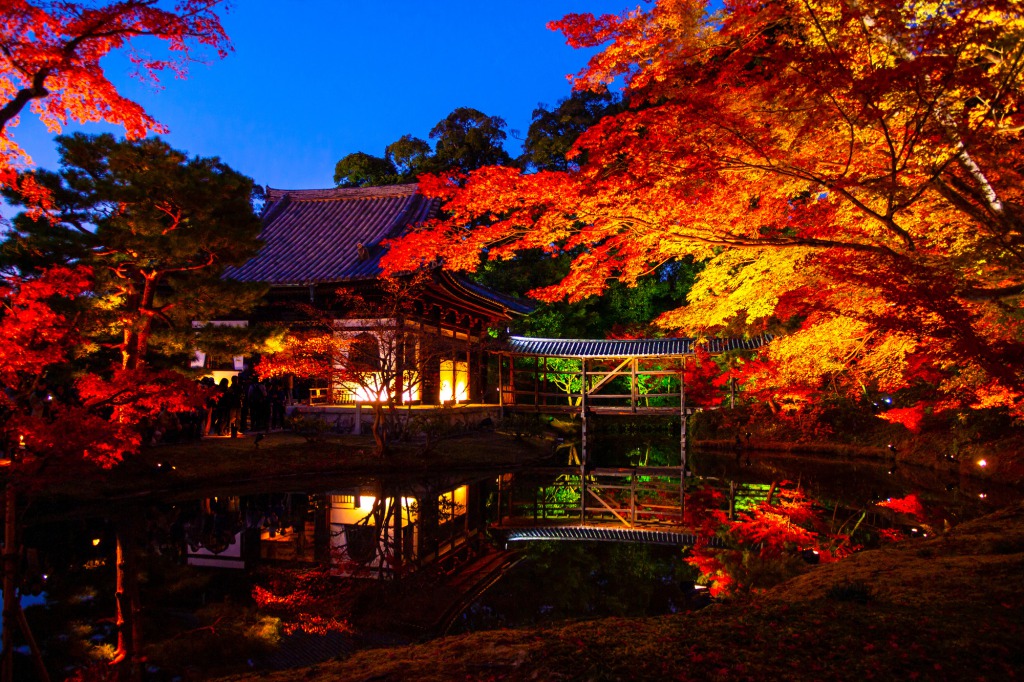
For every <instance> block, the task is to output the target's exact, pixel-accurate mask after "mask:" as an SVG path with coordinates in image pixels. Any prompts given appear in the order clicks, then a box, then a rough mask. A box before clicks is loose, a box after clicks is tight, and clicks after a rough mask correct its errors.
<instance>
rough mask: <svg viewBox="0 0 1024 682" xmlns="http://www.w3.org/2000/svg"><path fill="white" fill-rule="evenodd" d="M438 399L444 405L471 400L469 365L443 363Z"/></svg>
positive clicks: (445, 361) (450, 361)
mask: <svg viewBox="0 0 1024 682" xmlns="http://www.w3.org/2000/svg"><path fill="white" fill-rule="evenodd" d="M438 397H439V398H440V400H441V402H442V403H446V402H449V401H455V402H466V401H467V400H469V363H467V362H456V361H454V360H442V361H441V391H440V395H439V396H438Z"/></svg>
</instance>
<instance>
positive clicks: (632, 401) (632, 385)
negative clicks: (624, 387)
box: [629, 358, 640, 413]
mask: <svg viewBox="0 0 1024 682" xmlns="http://www.w3.org/2000/svg"><path fill="white" fill-rule="evenodd" d="M637 362H638V361H637V359H636V358H633V361H632V362H630V363H629V368H630V377H629V405H630V408H631V409H632V411H633V412H634V413H635V412H636V404H637V403H638V402H639V400H640V399H639V386H637V384H636V370H637Z"/></svg>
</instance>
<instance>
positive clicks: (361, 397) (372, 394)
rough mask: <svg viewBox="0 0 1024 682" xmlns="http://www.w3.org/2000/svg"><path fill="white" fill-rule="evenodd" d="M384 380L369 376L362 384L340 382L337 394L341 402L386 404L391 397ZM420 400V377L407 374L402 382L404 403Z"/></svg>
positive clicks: (379, 376) (378, 376)
mask: <svg viewBox="0 0 1024 682" xmlns="http://www.w3.org/2000/svg"><path fill="white" fill-rule="evenodd" d="M383 383H384V378H383V377H382V376H381V375H380V374H377V375H372V374H370V375H367V376H366V378H365V379H363V380H362V382H360V383H356V382H351V381H340V382H338V383H336V384H335V387H334V391H335V394H337V395H338V396H340V398H341V402H354V403H376V402H385V401H387V399H388V396H389V395H390V393H389V391H388V390H386V389H385V387H384V386H383ZM419 399H420V384H419V375H418V374H417V373H416V372H406V373H405V374H404V378H403V380H402V401H403V402H407V403H411V402H413V401H416V400H419Z"/></svg>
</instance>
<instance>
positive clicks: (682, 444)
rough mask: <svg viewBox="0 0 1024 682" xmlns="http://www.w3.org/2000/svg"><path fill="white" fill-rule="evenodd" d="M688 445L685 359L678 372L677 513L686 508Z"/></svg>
mask: <svg viewBox="0 0 1024 682" xmlns="http://www.w3.org/2000/svg"><path fill="white" fill-rule="evenodd" d="M687 449H688V443H687V439H686V358H683V371H681V372H679V511H680V513H682V512H683V511H685V507H686V463H687V462H686V460H687V455H688V453H687Z"/></svg>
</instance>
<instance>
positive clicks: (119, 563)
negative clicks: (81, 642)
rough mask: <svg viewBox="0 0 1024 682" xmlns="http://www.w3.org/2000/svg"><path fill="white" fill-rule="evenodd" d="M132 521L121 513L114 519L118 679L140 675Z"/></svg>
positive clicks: (134, 677) (139, 642)
mask: <svg viewBox="0 0 1024 682" xmlns="http://www.w3.org/2000/svg"><path fill="white" fill-rule="evenodd" d="M134 529H135V524H134V520H133V518H131V517H130V516H124V517H122V518H120V519H118V522H117V555H116V559H115V561H116V568H117V593H116V603H117V621H116V624H117V651H116V652H115V655H114V660H113V661H112V662H111V663H112V664H113V665H117V666H118V677H119V679H121V680H138V679H139V678H140V673H141V671H140V667H139V647H140V645H141V628H140V622H139V617H138V616H139V592H138V581H137V580H136V577H137V575H138V567H137V565H136V556H135V543H134V539H135V534H134V532H133V531H134Z"/></svg>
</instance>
